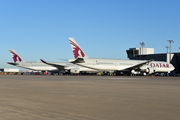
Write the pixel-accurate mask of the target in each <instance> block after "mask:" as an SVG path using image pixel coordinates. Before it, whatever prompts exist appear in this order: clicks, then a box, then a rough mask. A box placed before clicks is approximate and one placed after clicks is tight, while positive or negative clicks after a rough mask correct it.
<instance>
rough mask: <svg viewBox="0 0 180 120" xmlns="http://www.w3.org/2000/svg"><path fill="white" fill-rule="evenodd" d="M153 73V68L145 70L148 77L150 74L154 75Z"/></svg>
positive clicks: (154, 70)
mask: <svg viewBox="0 0 180 120" xmlns="http://www.w3.org/2000/svg"><path fill="white" fill-rule="evenodd" d="M155 72H156V69H155V68H147V69H146V73H147V74H149V75H150V74H153V73H155Z"/></svg>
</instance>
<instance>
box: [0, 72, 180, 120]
mask: <svg viewBox="0 0 180 120" xmlns="http://www.w3.org/2000/svg"><path fill="white" fill-rule="evenodd" d="M0 120H180V77H150V76H147V77H144V76H139V77H137V76H132V77H131V76H48V75H47V76H46V75H0Z"/></svg>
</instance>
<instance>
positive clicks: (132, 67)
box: [126, 59, 154, 70]
mask: <svg viewBox="0 0 180 120" xmlns="http://www.w3.org/2000/svg"><path fill="white" fill-rule="evenodd" d="M152 61H154V60H153V59H151V60H148V61H146V62H143V63H140V64H137V65H134V66H131V67H129V68H126V69H131V70H132V69H139V68H140V67H141V66H143V65H145V64H148V63H150V62H152Z"/></svg>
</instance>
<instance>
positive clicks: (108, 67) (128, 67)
mask: <svg viewBox="0 0 180 120" xmlns="http://www.w3.org/2000/svg"><path fill="white" fill-rule="evenodd" d="M69 41H70V44H71V47H72V51H73V54H74V58H75V60H69V62H71V63H74V64H77V65H80V66H83V67H87V68H90V69H94V70H97V71H117V72H118V71H119V72H127V73H128V74H129V75H132V74H135V73H137V72H141V73H143V74H144V75H147V74H153V73H156V72H164V73H170V71H172V70H174V66H173V65H172V64H170V63H167V62H163V61H154V60H121V59H99V58H89V57H88V56H87V55H86V54H85V53H84V51H83V50H82V49H81V47H80V46H79V45H78V44H77V42H76V41H75V40H74V38H69Z"/></svg>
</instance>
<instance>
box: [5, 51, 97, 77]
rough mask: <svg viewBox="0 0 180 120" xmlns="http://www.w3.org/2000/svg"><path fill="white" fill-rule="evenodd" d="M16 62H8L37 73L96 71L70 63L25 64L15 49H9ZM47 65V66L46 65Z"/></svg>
mask: <svg viewBox="0 0 180 120" xmlns="http://www.w3.org/2000/svg"><path fill="white" fill-rule="evenodd" d="M9 51H10V53H11V56H12V58H13V60H14V62H7V63H8V64H10V65H14V66H17V67H22V68H26V69H30V70H35V71H52V72H60V71H63V70H65V71H66V72H70V73H75V74H78V73H79V72H80V71H96V70H93V69H89V68H85V67H82V66H78V65H75V64H72V63H68V62H57V63H54V62H53V63H47V62H45V61H43V60H41V61H42V62H25V61H24V60H23V59H22V58H21V57H20V56H19V55H18V54H17V53H16V52H15V50H13V49H9ZM44 63H46V64H44Z"/></svg>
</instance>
